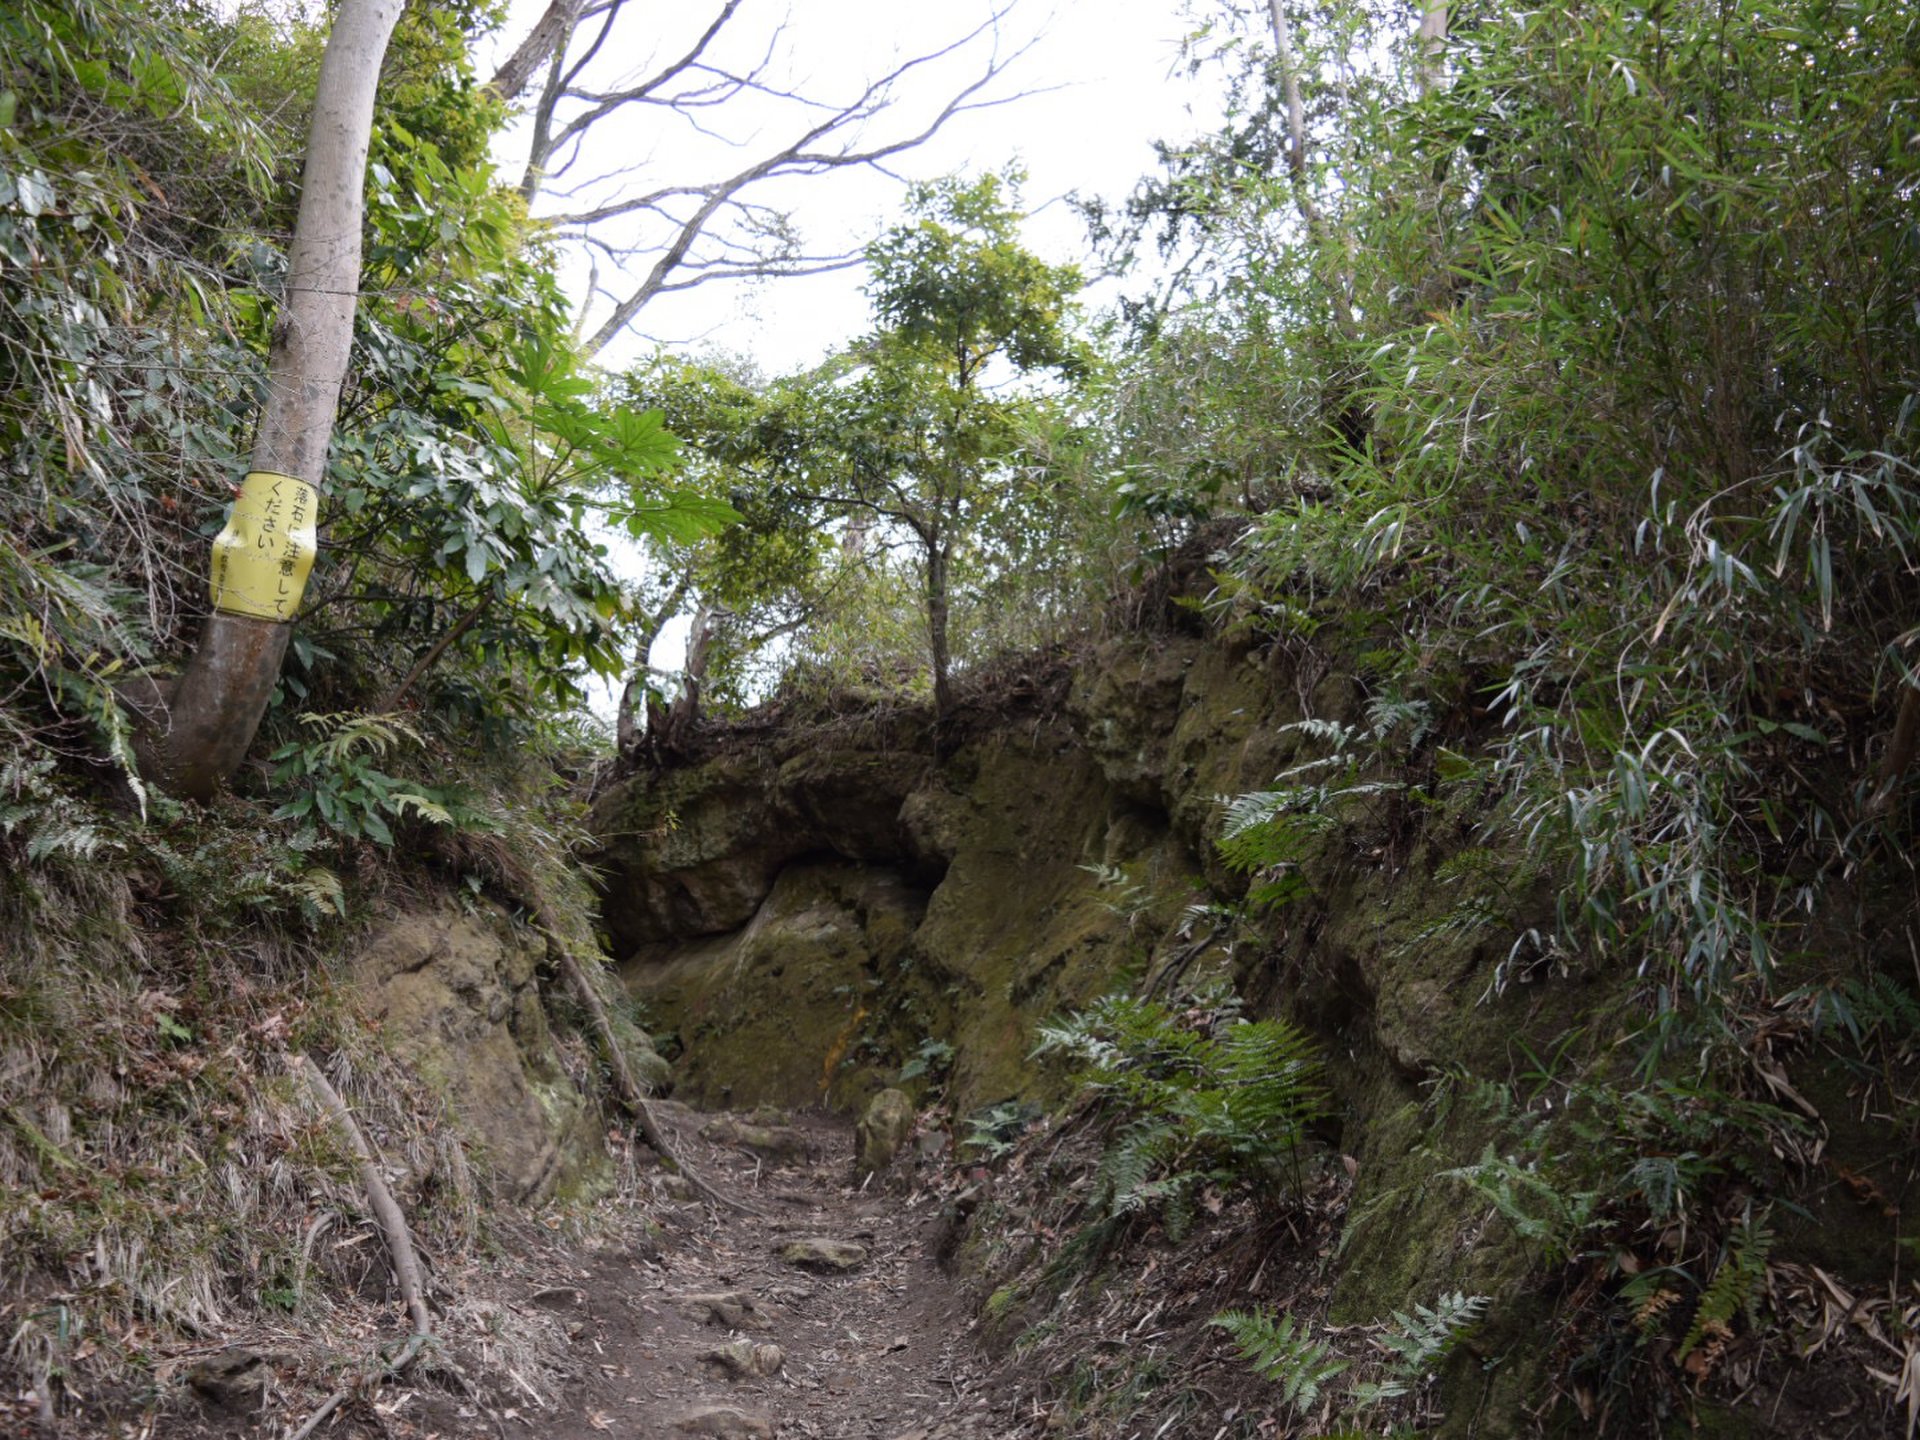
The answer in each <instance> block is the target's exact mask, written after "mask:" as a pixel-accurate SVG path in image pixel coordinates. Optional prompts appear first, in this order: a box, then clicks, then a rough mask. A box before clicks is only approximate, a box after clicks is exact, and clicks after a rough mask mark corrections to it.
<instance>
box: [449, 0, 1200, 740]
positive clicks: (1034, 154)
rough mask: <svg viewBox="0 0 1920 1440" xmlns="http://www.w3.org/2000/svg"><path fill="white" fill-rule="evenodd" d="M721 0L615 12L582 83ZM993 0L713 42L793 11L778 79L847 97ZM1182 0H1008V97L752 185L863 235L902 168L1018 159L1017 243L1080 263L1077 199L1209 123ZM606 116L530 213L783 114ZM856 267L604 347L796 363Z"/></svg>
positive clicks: (510, 153)
mask: <svg viewBox="0 0 1920 1440" xmlns="http://www.w3.org/2000/svg"><path fill="white" fill-rule="evenodd" d="M545 3H546V0H513V4H512V7H511V9H510V11H509V16H508V20H507V23H506V25H505V26H504V27H503V28H502V30H501V32H500V34H499V35H498V36H497V37H496V38H495V40H494V42H493V45H492V47H491V49H490V50H488V49H483V50H482V52H481V53H480V54H479V55H478V56H476V60H477V67H476V68H477V70H478V72H479V73H480V74H481V75H483V76H484V75H488V74H491V73H492V71H493V68H494V66H495V65H496V64H497V60H498V57H499V56H500V55H504V54H505V53H506V50H507V49H508V48H510V47H511V46H512V45H513V44H514V43H517V42H518V40H519V39H520V37H521V36H522V35H524V34H525V33H526V32H527V30H528V29H529V28H530V27H531V26H532V24H533V22H534V20H535V19H537V18H538V16H539V15H540V13H541V11H542V10H543V9H544V8H545ZM716 10H717V0H705V3H702V4H699V5H697V6H687V7H683V10H682V11H681V12H680V13H679V14H678V16H677V17H674V16H666V17H664V18H663V16H662V9H661V8H660V7H655V6H648V7H645V8H644V9H640V8H638V7H636V10H635V13H631V14H626V15H623V17H622V26H623V29H624V34H622V35H621V40H622V43H621V44H619V45H616V44H615V43H614V41H613V39H612V38H611V37H610V39H609V43H608V45H607V47H606V48H605V51H603V54H602V56H601V57H600V58H599V59H598V60H597V61H596V65H595V69H594V71H593V72H591V73H589V74H588V75H587V76H585V77H583V80H584V81H585V82H587V83H591V84H594V85H597V86H599V87H601V88H611V87H613V86H616V85H618V84H621V83H625V84H628V85H631V84H633V83H635V81H636V80H637V79H639V78H641V77H644V76H646V75H650V74H653V73H655V72H656V71H657V70H658V69H659V67H660V64H661V62H662V61H663V60H665V59H671V58H674V57H677V56H678V55H680V54H682V53H684V51H685V50H686V48H687V46H688V43H689V42H690V40H691V39H692V38H693V37H694V36H695V35H697V34H698V33H699V30H700V29H701V28H702V27H704V26H705V25H706V24H707V23H708V21H709V20H710V19H711V17H712V15H713V14H714V13H715V11H716ZM988 10H989V0H951V3H947V4H941V5H929V4H915V3H911V0H792V3H791V5H790V6H787V7H784V8H783V7H782V5H781V4H780V3H779V0H746V3H745V5H743V7H742V10H741V13H740V15H739V17H738V18H737V20H736V21H735V23H734V24H733V25H732V26H731V27H730V33H731V38H732V43H733V45H734V47H735V48H733V49H732V51H731V52H730V53H729V52H728V51H726V50H724V49H719V48H716V51H715V52H714V57H715V58H716V60H719V61H721V62H722V63H726V64H729V65H730V66H733V67H744V66H746V65H748V64H750V63H751V62H752V60H753V59H754V58H757V57H758V54H759V50H758V48H757V47H765V46H766V45H767V44H768V37H769V36H770V35H772V34H773V33H774V31H775V29H776V27H778V26H779V25H780V23H781V21H782V18H783V16H784V18H785V21H786V26H785V29H784V32H782V33H781V35H780V38H779V40H778V42H777V44H776V45H775V47H774V51H773V58H772V62H771V63H772V70H771V72H770V73H771V75H772V77H773V78H776V79H778V80H780V81H782V82H784V83H785V84H786V85H787V86H788V87H789V88H791V89H793V90H795V91H797V92H799V93H803V94H806V95H809V96H818V97H822V98H825V99H828V100H832V101H837V102H841V103H844V101H845V99H846V97H848V96H850V95H858V94H859V93H860V91H861V89H862V88H863V87H864V86H865V85H866V84H867V83H868V82H869V81H870V80H872V79H873V78H875V77H877V76H878V75H881V74H884V73H885V72H887V71H888V70H890V69H892V68H894V67H895V66H897V65H898V64H900V63H901V61H903V60H905V59H908V58H911V57H913V56H917V55H927V54H931V53H933V52H935V51H938V50H939V49H941V48H942V47H943V46H946V45H948V44H950V43H951V42H952V41H954V40H955V39H957V38H958V37H960V36H963V35H965V34H967V33H968V32H969V31H970V30H972V29H973V28H974V27H975V26H977V25H978V24H980V22H981V21H982V20H983V19H984V18H985V17H986V15H987V14H988ZM1182 10H1183V7H1182V5H1181V4H1180V3H1179V0H1051V3H1049V0H1017V3H1016V4H1015V5H1014V6H1013V8H1012V12H1011V14H1010V15H1009V16H1008V20H1007V24H1006V27H1005V29H1004V30H1003V32H1002V48H1003V53H1004V52H1005V51H1007V50H1010V49H1012V48H1015V47H1018V46H1019V45H1021V44H1023V43H1024V44H1026V49H1025V51H1024V53H1022V54H1021V55H1020V56H1019V57H1018V58H1017V60H1016V61H1015V62H1014V63H1013V64H1012V65H1011V66H1010V67H1009V68H1008V70H1007V72H1006V74H1005V76H1004V77H1003V78H1002V79H1001V80H1000V81H998V82H996V85H995V87H994V89H993V90H991V91H989V92H988V93H996V94H1001V95H1008V96H1016V95H1017V98H1013V99H1010V100H1009V101H1008V102H1007V103H1005V104H1001V105H996V106H994V107H992V108H987V109H981V110H977V111H974V112H971V113H968V114H964V115H960V116H957V117H955V118H954V119H953V120H952V121H950V122H949V124H948V125H947V126H946V127H944V128H943V129H942V130H941V132H940V133H939V134H938V135H936V136H935V137H934V139H933V140H931V141H929V142H928V143H927V144H925V145H924V146H922V147H919V148H916V149H914V150H911V151H908V152H906V153H904V154H902V155H901V156H899V157H897V158H896V159H895V160H894V161H892V162H891V164H890V167H889V169H890V173H889V174H880V173H875V172H874V171H871V170H866V169H859V170H848V171H843V172H837V173H835V174H832V175H829V176H825V177H819V176H813V177H800V178H795V179H791V180H787V181H784V182H780V183H777V184H773V185H767V186H763V187H760V188H758V189H756V190H755V191H754V192H753V193H754V198H755V199H757V200H763V201H765V202H767V203H769V204H772V205H774V206H776V207H778V208H780V209H782V210H784V211H786V212H787V213H788V214H789V216H790V218H791V220H792V222H793V223H794V225H795V226H796V227H797V228H798V229H799V231H800V232H801V233H802V234H803V235H804V236H805V238H806V241H807V243H808V246H809V248H810V249H812V250H814V251H816V252H838V251H854V250H858V249H859V248H860V247H861V246H862V245H864V244H865V243H866V242H867V241H869V240H870V239H872V238H873V237H874V236H875V235H876V234H878V233H879V232H880V231H881V230H882V229H884V228H885V227H886V226H887V225H888V224H890V223H893V222H894V221H895V220H897V219H898V218H899V217H900V215H901V202H902V199H903V191H902V185H901V182H902V180H912V179H929V178H933V177H936V176H939V175H944V174H949V173H953V172H965V173H969V174H976V173H978V172H980V171H982V170H988V169H993V170H998V169H1001V168H1003V167H1005V166H1006V165H1007V164H1009V163H1010V162H1017V163H1018V164H1019V165H1020V166H1021V167H1022V168H1023V169H1024V170H1025V171H1026V172H1027V181H1026V185H1025V189H1024V192H1023V201H1024V203H1025V205H1026V208H1027V210H1028V212H1029V215H1028V219H1027V222H1026V224H1025V226H1024V235H1025V239H1026V242H1027V244H1028V245H1029V246H1030V247H1031V248H1033V249H1034V250H1035V251H1036V252H1037V253H1039V254H1041V255H1042V256H1044V257H1045V258H1047V259H1048V260H1051V261H1055V262H1060V261H1067V260H1073V261H1078V262H1080V263H1082V264H1083V265H1084V266H1085V267H1086V268H1087V269H1088V271H1089V273H1091V271H1092V269H1093V268H1094V267H1093V264H1092V262H1091V259H1090V257H1089V255H1088V242H1087V235H1086V226H1085V222H1084V220H1083V219H1082V217H1081V215H1080V214H1079V212H1078V211H1077V210H1075V209H1074V208H1073V206H1072V205H1070V204H1069V203H1068V197H1069V196H1071V195H1076V194H1077V195H1081V196H1087V197H1094V196H1098V197H1102V198H1104V199H1107V200H1109V201H1118V200H1120V199H1122V198H1124V197H1125V196H1126V195H1127V194H1128V193H1129V192H1130V191H1131V190H1132V189H1133V187H1134V185H1135V184H1136V183H1137V182H1138V180H1139V179H1140V178H1141V177H1142V176H1143V175H1145V174H1147V173H1149V172H1151V171H1152V170H1153V169H1154V168H1155V164H1156V161H1155V156H1154V150H1153V146H1154V142H1155V141H1158V140H1172V141H1176V142H1177V141H1180V140H1184V139H1186V138H1189V137H1192V136H1194V135H1197V134H1200V133H1203V132H1205V131H1207V130H1209V129H1211V128H1213V126H1214V125H1215V124H1216V123H1217V105H1216V103H1215V101H1214V100H1213V97H1212V96H1211V95H1210V94H1209V92H1208V90H1207V88H1206V86H1205V85H1204V83H1196V82H1194V81H1192V80H1190V79H1189V77H1188V76H1187V75H1186V73H1185V71H1184V69H1183V68H1182V66H1181V65H1180V62H1179V45H1180V40H1181V37H1182V36H1183V35H1184V34H1185V33H1186V30H1187V29H1188V28H1189V24H1190V22H1189V21H1188V20H1187V19H1186V18H1185V17H1184V15H1183V14H1182ZM649 26H651V27H653V28H651V29H648V28H647V27H649ZM636 36H643V37H644V38H635V37H636ZM615 52H617V53H615ZM985 53H986V47H985V46H981V45H976V46H974V47H972V48H970V49H968V50H967V51H965V52H963V53H962V54H960V55H958V56H956V57H953V58H952V59H951V60H949V61H945V62H941V63H940V64H939V65H934V66H929V67H927V69H926V70H925V71H916V72H915V75H916V81H917V82H918V83H916V84H914V85H913V86H910V87H903V90H902V101H903V103H902V105H901V107H900V111H899V114H898V116H897V117H896V118H894V119H892V120H888V119H884V118H883V119H882V120H879V121H876V122H875V124H874V127H873V129H872V130H871V131H870V132H869V134H870V135H882V134H899V133H910V132H911V131H912V130H914V129H917V128H918V126H919V125H920V124H923V123H924V120H925V117H926V115H927V113H928V107H929V106H933V107H937V106H938V105H939V104H941V103H943V102H944V101H945V100H946V99H947V98H948V97H949V96H951V95H952V94H953V93H955V91H956V90H957V89H958V88H959V87H960V86H962V85H964V84H966V83H967V81H968V80H969V79H971V78H972V77H973V75H975V74H977V73H978V65H979V63H980V59H981V57H982V56H983V55H984V54H985ZM1018 92H1026V93H1023V94H1022V93H1018ZM617 123H618V124H619V127H620V128H618V129H613V128H612V127H608V128H607V132H606V133H604V134H602V135H600V136H599V137H597V142H596V143H598V144H599V145H600V146H601V149H600V150H599V152H598V153H597V154H589V155H583V156H582V157H581V160H580V163H579V164H578V166H577V168H576V172H575V175H574V176H569V177H565V178H564V179H562V180H560V181H558V182H556V184H555V187H554V189H553V191H552V192H550V193H549V194H548V195H546V196H544V197H543V199H542V202H541V205H540V207H539V209H538V211H537V213H552V212H553V211H555V210H556V209H560V208H563V207H565V206H567V205H570V204H578V203H580V202H579V200H578V199H574V200H569V199H567V198H565V197H564V195H563V193H562V192H563V191H564V189H565V188H566V186H567V185H569V184H571V183H572V182H573V180H574V179H575V178H576V177H577V176H579V175H587V176H592V175H596V174H604V173H607V172H610V171H614V170H622V169H625V170H629V171H630V172H631V174H630V175H629V176H628V177H625V182H624V183H637V184H640V185H644V186H647V187H651V186H654V185H658V184H661V183H663V182H673V183H679V182H688V181H702V180H706V179H709V178H711V177H713V176H717V175H723V174H727V173H730V172H731V171H732V170H734V169H737V168H739V166H740V165H741V164H743V163H746V162H747V161H749V160H751V159H753V158H757V156H758V155H760V154H764V153H765V151H766V149H767V148H768V147H769V145H770V144H771V145H774V146H777V145H778V144H779V143H780V142H782V141H784V139H785V138H786V137H788V136H789V135H791V134H792V133H793V131H792V127H793V125H794V112H793V111H792V109H791V108H790V107H782V106H780V105H778V104H775V103H771V102H760V101H757V100H756V98H755V97H752V96H746V97H740V98H736V99H734V100H730V101H729V102H728V104H727V106H726V108H725V112H724V114H721V113H718V112H715V113H713V114H710V115H704V116H701V117H700V125H699V126H698V127H692V126H688V125H686V124H685V123H683V122H681V121H679V120H676V119H675V118H674V117H672V116H670V115H667V114H664V113H663V112H661V111H659V110H640V111H638V112H636V113H634V114H633V116H632V118H631V119H628V120H624V121H621V122H617ZM524 127H525V121H524V119H523V120H522V121H521V123H520V124H519V125H518V126H516V127H514V128H513V129H512V130H510V131H509V132H508V133H507V135H506V136H504V137H503V139H502V142H501V144H500V146H499V147H498V149H497V152H496V158H497V160H498V163H499V165H500V168H501V171H502V174H503V178H506V179H508V180H518V178H519V176H520V174H521V172H522V170H523V168H524V166H525V163H526V158H525V157H526V132H525V128H524ZM716 137H718V138H716ZM614 183H615V184H616V185H617V184H618V183H623V182H619V181H617V182H614ZM608 193H610V187H609V186H607V185H601V186H597V187H594V186H590V187H588V188H587V189H586V190H585V191H583V192H581V198H587V197H591V198H592V199H594V200H599V199H601V198H603V197H604V196H605V195H606V194H608ZM862 278H863V277H862V274H861V272H860V270H858V269H851V270H840V271H835V272H832V273H829V274H822V275H813V276H804V277H794V278H784V279H778V280H773V281H769V282H766V283H763V284H758V285H745V284H740V283H730V284H715V285H711V286H706V287H702V288H700V289H696V290H692V291H688V292H685V293H683V294H680V295H672V296H664V297H661V298H660V299H659V300H657V301H655V302H654V303H653V304H651V305H649V306H648V307H647V308H646V309H645V310H644V311H643V313H642V315H641V316H640V317H639V319H638V320H637V321H636V324H635V326H634V327H633V333H630V334H628V335H627V336H625V337H623V338H622V339H621V340H619V341H616V342H615V343H614V344H613V345H611V346H609V347H608V349H607V350H605V351H604V352H602V354H601V355H600V357H599V359H600V362H601V363H602V364H604V365H608V366H610V367H618V366H620V365H622V364H623V363H626V362H629V361H631V360H633V359H635V358H638V357H640V356H643V355H645V354H647V353H649V352H650V351H651V350H653V349H654V348H655V347H657V346H664V347H666V348H668V349H674V350H680V349H693V350H715V351H720V352H725V353H732V354H737V355H740V356H743V357H746V358H748V359H750V360H751V361H752V362H753V363H754V364H755V366H757V368H758V369H759V370H760V371H761V372H762V373H763V374H767V375H779V374H787V373H792V372H793V371H796V370H800V369H804V368H807V367H809V366H811V365H813V364H815V363H817V362H818V361H820V360H821V359H823V358H824V357H825V356H827V355H828V354H830V353H832V352H833V351H834V350H836V349H839V348H841V347H842V346H844V345H845V344H847V343H848V342H849V341H851V340H853V339H855V338H856V337H858V336H859V335H860V334H862V333H863V332H864V331H865V330H866V328H867V326H868V323H869V311H868V306H867V301H866V298H865V296H864V295H863V294H862V291H861V285H862ZM563 279H564V280H565V282H566V283H567V285H568V288H569V289H570V291H571V292H572V293H573V294H574V296H575V298H576V303H577V300H578V297H579V295H580V294H581V293H582V291H584V289H585V287H586V281H587V267H586V265H585V263H584V262H583V261H582V262H579V263H576V264H574V265H572V266H571V268H570V269H569V271H568V272H567V274H566V275H565V276H564V277H563ZM1115 298H1117V288H1116V285H1115V284H1114V283H1113V282H1108V283H1105V284H1096V285H1095V286H1094V287H1092V288H1091V289H1090V291H1089V292H1088V294H1087V295H1086V296H1084V297H1083V299H1084V301H1085V302H1086V303H1087V304H1088V305H1089V306H1090V307H1098V306H1100V305H1102V304H1110V303H1112V301H1113V300H1114V299H1115ZM590 323H597V318H596V319H594V320H592V321H590ZM607 538H608V541H609V544H610V546H611V548H612V551H613V554H614V560H615V563H616V565H617V566H618V567H619V568H620V569H622V570H628V571H630V572H631V573H635V574H638V573H641V572H642V571H644V569H645V566H646V560H645V557H644V555H643V554H642V553H641V552H640V551H639V550H638V549H637V548H636V547H634V546H633V545H632V544H631V543H630V542H628V541H626V540H625V537H624V536H619V535H609V536H608V537H607ZM687 628H688V622H687V619H686V617H685V616H681V617H679V618H678V619H676V620H675V621H673V622H672V623H670V624H669V625H668V626H667V628H666V629H665V630H664V631H663V632H662V633H661V635H660V637H659V639H658V642H657V643H656V645H655V647H654V654H653V663H654V665H655V666H656V667H660V666H665V667H668V668H669V669H670V668H671V667H673V666H675V665H678V664H679V663H681V658H682V656H683V655H684V651H685V644H686V632H687ZM616 690H617V687H608V686H602V685H599V684H595V685H593V686H591V687H590V692H591V706H592V709H593V710H594V712H595V713H597V714H598V715H600V716H601V717H602V718H603V719H607V718H611V715H612V710H613V700H614V693H615V691H616Z"/></svg>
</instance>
